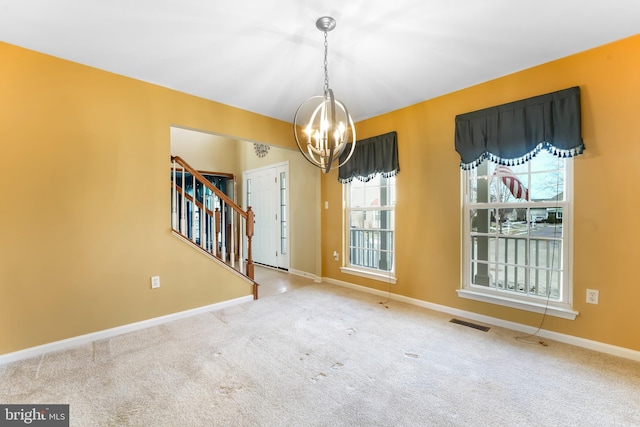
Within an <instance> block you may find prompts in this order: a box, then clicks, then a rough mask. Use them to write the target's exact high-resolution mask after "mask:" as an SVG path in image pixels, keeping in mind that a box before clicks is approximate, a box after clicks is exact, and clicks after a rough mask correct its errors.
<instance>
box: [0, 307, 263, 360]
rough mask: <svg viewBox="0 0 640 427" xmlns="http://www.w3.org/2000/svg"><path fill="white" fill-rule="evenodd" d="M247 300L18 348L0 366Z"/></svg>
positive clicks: (2, 358)
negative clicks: (21, 348) (22, 348)
mask: <svg viewBox="0 0 640 427" xmlns="http://www.w3.org/2000/svg"><path fill="white" fill-rule="evenodd" d="M249 301H253V295H247V296H244V297H240V298H235V299H232V300H228V301H222V302H219V303H215V304H210V305H205V306H203V307H198V308H193V309H190V310H185V311H180V312H178V313H172V314H167V315H166V316H160V317H155V318H153V319H147V320H142V321H140V322H135V323H130V324H128V325H123V326H118V327H115V328H111V329H105V330H102V331H98V332H92V333H90V334H86V335H80V336H77V337H72V338H67V339H64V340H60V341H55V342H52V343H48V344H43V345H39V346H37V347H31V348H26V349H24V350H19V351H16V352H13V353H7V354H2V355H0V366H2V365H4V364H7V363H11V362H16V361H18V360H23V359H29V358H32V357H37V356H41V355H43V354H45V353H49V352H52V351H60V350H66V349H68V348H71V347H76V346H79V345H83V344H87V343H90V342H93V341H97V340H103V339H106V338H112V337H115V336H117V335H122V334H126V333H128V332H133V331H138V330H140V329H145V328H150V327H152V326H157V325H161V324H163V323H168V322H173V321H174V320H178V319H184V318H186V317H191V316H195V315H197V314H201V313H208V312H211V311H217V310H222V309H223V308H227V307H231V306H234V305H238V304H242V303H245V302H249Z"/></svg>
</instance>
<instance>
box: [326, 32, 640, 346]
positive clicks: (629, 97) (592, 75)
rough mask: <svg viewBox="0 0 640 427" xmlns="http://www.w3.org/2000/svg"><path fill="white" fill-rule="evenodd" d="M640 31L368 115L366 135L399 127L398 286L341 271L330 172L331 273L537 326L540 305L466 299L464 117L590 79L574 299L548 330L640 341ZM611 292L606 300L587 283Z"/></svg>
mask: <svg viewBox="0 0 640 427" xmlns="http://www.w3.org/2000/svg"><path fill="white" fill-rule="evenodd" d="M638 52H640V36H634V37H631V38H627V39H624V40H620V41H618V42H615V43H612V44H608V45H605V46H601V47H598V48H595V49H592V50H589V51H585V52H582V53H579V54H576V55H572V56H570V57H566V58H562V59H560V60H557V61H553V62H550V63H547V64H544V65H541V66H537V67H534V68H531V69H527V70H524V71H521V72H518V73H515V74H512V75H508V76H505V77H502V78H499V79H496V80H492V81H489V82H486V83H482V84H479V85H476V86H473V87H470V88H467V89H464V90H461V91H458V92H454V93H451V94H448V95H445V96H441V97H438V98H436V99H432V100H429V101H426V102H423V103H420V104H417V105H413V106H410V107H407V108H404V109H401V110H397V111H394V112H391V113H389V114H385V115H382V116H379V117H375V118H372V119H369V120H366V121H363V122H360V123H358V124H357V132H358V138H359V139H361V138H367V137H370V136H374V135H378V134H382V133H386V132H389V131H392V130H395V131H397V132H398V141H399V156H400V157H399V161H400V168H401V171H400V174H399V175H398V177H397V207H396V251H397V252H396V270H397V278H398V280H397V284H396V285H392V286H389V285H387V284H383V283H381V282H376V281H372V280H367V279H363V278H359V277H356V276H351V275H345V274H342V273H341V272H340V270H339V263H338V262H336V261H334V260H333V258H332V256H331V254H332V252H333V251H334V250H336V249H339V248H341V247H342V246H341V245H342V243H341V238H342V235H341V232H340V230H341V227H342V217H341V209H340V206H341V200H342V199H341V191H342V190H341V187H340V185H339V184H338V183H337V181H336V175H335V173H334V174H329V175H327V176H324V177H323V179H322V198H323V200H326V201H329V206H330V209H328V210H323V211H322V212H323V217H322V228H323V234H322V235H323V240H322V263H323V276H324V277H330V278H334V279H337V280H342V281H346V282H350V283H356V284H359V285H363V286H368V287H372V288H375V289H379V290H384V291H388V290H390V291H391V292H393V293H397V294H400V295H404V296H407V297H411V298H417V299H420V300H424V301H428V302H432V303H435V304H441V305H445V306H449V307H453V308H457V309H462V310H467V311H470V312H474V313H479V314H482V315H487V316H492V317H495V318H499V319H504V320H507V321H512V322H517V323H521V324H526V325H531V326H535V327H537V326H538V325H539V324H540V322H541V319H542V315H541V314H536V313H529V312H523V311H520V310H516V309H511V308H506V307H501V306H497V305H492V304H487V303H481V302H477V301H471V300H466V299H462V298H459V297H458V296H457V293H456V290H457V289H459V287H460V282H461V275H460V256H461V251H460V237H461V236H460V226H461V208H460V178H461V175H460V169H459V166H458V165H459V161H460V158H459V156H458V154H457V153H456V151H455V148H454V118H455V116H456V115H457V114H461V113H467V112H470V111H474V110H478V109H481V108H485V107H490V106H494V105H498V104H502V103H506V102H510V101H515V100H518V99H523V98H527V97H530V96H535V95H540V94H544V93H548V92H552V91H556V90H560V89H565V88H568V87H572V86H579V87H580V89H581V98H582V133H583V138H584V143H585V145H586V151H585V153H584V154H583V155H582V156H579V157H577V158H576V159H575V161H574V182H575V184H574V192H575V204H574V233H573V235H574V256H573V284H574V292H573V299H574V309H575V310H577V311H579V313H580V314H579V316H578V317H577V318H576V319H575V320H573V321H571V320H564V319H559V318H555V317H550V316H547V317H546V318H545V319H544V323H543V326H542V327H543V329H546V330H551V331H556V332H559V333H563V334H568V335H572V336H576V337H581V338H585V339H589V340H594V341H598V342H602V343H607V344H611V345H615V346H620V347H625V348H629V349H632V350H636V351H640V334H638V333H637V331H636V329H637V328H636V327H637V325H640V310H638V302H639V301H640V286H638V283H637V282H638V265H639V261H638V260H640V243H639V242H640V227H638V226H637V225H636V218H635V217H636V215H637V213H638V212H639V210H640V192H639V191H638V190H637V186H638V183H640V136H639V133H638V130H637V122H638V114H639V113H640V78H638V74H639V72H640V55H638ZM587 288H589V289H597V290H599V291H600V302H599V304H598V305H591V304H586V303H585V298H586V297H585V293H586V289H587Z"/></svg>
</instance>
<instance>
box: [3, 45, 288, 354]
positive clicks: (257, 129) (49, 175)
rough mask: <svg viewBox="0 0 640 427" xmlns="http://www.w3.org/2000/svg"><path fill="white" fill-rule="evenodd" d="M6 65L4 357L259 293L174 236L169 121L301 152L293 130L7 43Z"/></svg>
mask: <svg viewBox="0 0 640 427" xmlns="http://www.w3.org/2000/svg"><path fill="white" fill-rule="evenodd" d="M0 62H1V63H2V66H1V67H0V137H1V140H2V150H1V153H2V158H3V161H2V163H3V166H2V168H0V171H1V172H0V190H1V191H0V194H1V197H0V200H1V201H0V223H1V224H2V237H1V238H0V354H6V353H10V352H13V351H17V350H20V349H25V348H28V347H33V346H36V345H40V344H45V343H49V342H53V341H57V340H61V339H64V338H69V337H73V336H78V335H82V334H86V333H90V332H95V331H99V330H104V329H108V328H112V327H116V326H120V325H124V324H129V323H132V322H136V321H140V320H144V319H148V318H153V317H157V316H161V315H166V314H169V313H174V312H178V311H182V310H186V309H190V308H194V307H199V306H204V305H208V304H213V303H216V302H220V301H225V300H229V299H232V298H237V297H241V296H246V295H250V294H251V287H250V286H249V285H247V284H246V283H245V282H243V281H241V280H239V279H238V278H237V277H236V276H234V275H233V274H231V273H228V272H227V271H226V270H224V269H222V268H220V267H217V266H215V264H214V263H212V262H211V261H210V260H209V259H208V258H206V257H205V256H203V255H199V254H197V253H194V252H195V251H194V250H193V249H191V248H189V247H188V246H187V245H186V244H184V243H183V242H181V241H179V239H177V238H175V237H173V236H172V235H171V233H170V225H169V221H170V216H169V203H170V200H169V197H168V195H169V182H168V178H167V177H168V168H169V157H170V127H171V125H176V126H181V127H186V128H193V129H201V130H204V131H209V132H214V133H218V134H223V135H234V136H236V137H238V138H243V139H247V140H255V141H261V142H265V143H268V144H275V145H282V146H287V147H289V148H293V147H295V142H294V141H293V140H292V137H291V125H290V124H288V123H285V122H281V121H277V120H273V119H270V118H267V117H264V116H259V115H256V114H252V113H249V112H246V111H243V110H239V109H235V108H231V107H228V106H224V105H221V104H217V103H214V102H210V101H206V100H204V99H200V98H197V97H193V96H190V95H186V94H182V93H179V92H176V91H172V90H169V89H165V88H161V87H158V86H154V85H151V84H147V83H143V82H140V81H136V80H133V79H129V78H125V77H122V76H118V75H114V74H111V73H107V72H104V71H100V70H96V69H93V68H89V67H86V66H82V65H79V64H76V63H72V62H68V61H64V60H60V59H56V58H53V57H50V56H47V55H42V54H39V53H35V52H32V51H29V50H25V49H22V48H18V47H15V46H11V45H7V44H4V43H0ZM153 275H159V276H160V277H161V287H160V289H157V290H151V289H150V277H151V276H153Z"/></svg>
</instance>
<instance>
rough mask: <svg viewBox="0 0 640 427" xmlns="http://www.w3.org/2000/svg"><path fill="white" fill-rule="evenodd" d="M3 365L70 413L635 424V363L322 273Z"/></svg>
mask: <svg viewBox="0 0 640 427" xmlns="http://www.w3.org/2000/svg"><path fill="white" fill-rule="evenodd" d="M310 283H311V282H310V281H309V282H308V284H307V285H305V286H302V285H300V286H296V287H294V288H292V289H289V291H288V292H285V293H279V294H273V295H267V296H263V297H261V299H260V300H258V301H254V302H250V303H246V304H242V305H239V306H235V307H231V308H228V309H224V310H221V311H218V312H212V313H206V314H202V315H197V316H194V317H190V318H187V319H183V320H179V321H175V322H172V323H169V324H165V325H162V326H157V327H153V328H149V329H145V330H142V331H138V332H133V333H129V334H126V335H121V336H118V337H114V338H111V339H107V340H102V341H97V342H94V343H92V344H87V345H84V346H80V347H77V348H74V349H71V350H68V351H62V352H57V353H50V354H46V355H44V356H42V357H38V358H34V359H30V360H25V361H21V362H17V363H13V364H9V365H5V366H0V403H49V404H51V403H69V404H70V411H71V417H70V418H71V425H72V426H640V364H638V363H636V362H633V361H629V360H626V359H621V358H616V357H613V356H608V355H604V354H600V353H596V352H592V351H589V350H585V349H582V348H577V347H572V346H569V345H565V344H561V343H555V342H552V341H547V342H548V344H549V345H548V346H546V347H543V346H538V345H530V344H526V343H522V342H520V341H518V340H516V339H515V337H516V336H518V333H516V332H513V331H509V330H505V329H500V328H495V327H492V328H491V329H490V330H489V331H488V332H483V331H479V330H476V329H473V328H469V327H466V326H462V325H457V324H453V323H450V322H449V320H450V319H451V317H450V316H448V315H445V314H442V313H436V312H432V311H429V310H425V309H422V308H417V307H414V306H411V305H407V304H403V303H400V302H396V301H392V302H390V303H388V304H386V306H387V307H388V308H386V307H385V305H383V304H380V298H379V297H376V296H373V295H369V294H365V293H361V292H358V291H354V290H351V289H345V288H342V287H338V286H334V285H327V284H310Z"/></svg>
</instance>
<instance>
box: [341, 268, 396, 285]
mask: <svg viewBox="0 0 640 427" xmlns="http://www.w3.org/2000/svg"><path fill="white" fill-rule="evenodd" d="M340 271H342V272H343V273H345V274H353V275H354V276H360V277H366V278H367V279H373V280H379V281H381V282H385V283H391V284H392V285H395V284H396V278H395V276H393V275H392V273H389V274H382V273H374V272H370V271H365V270H358V269H356V268H352V267H340Z"/></svg>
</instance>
